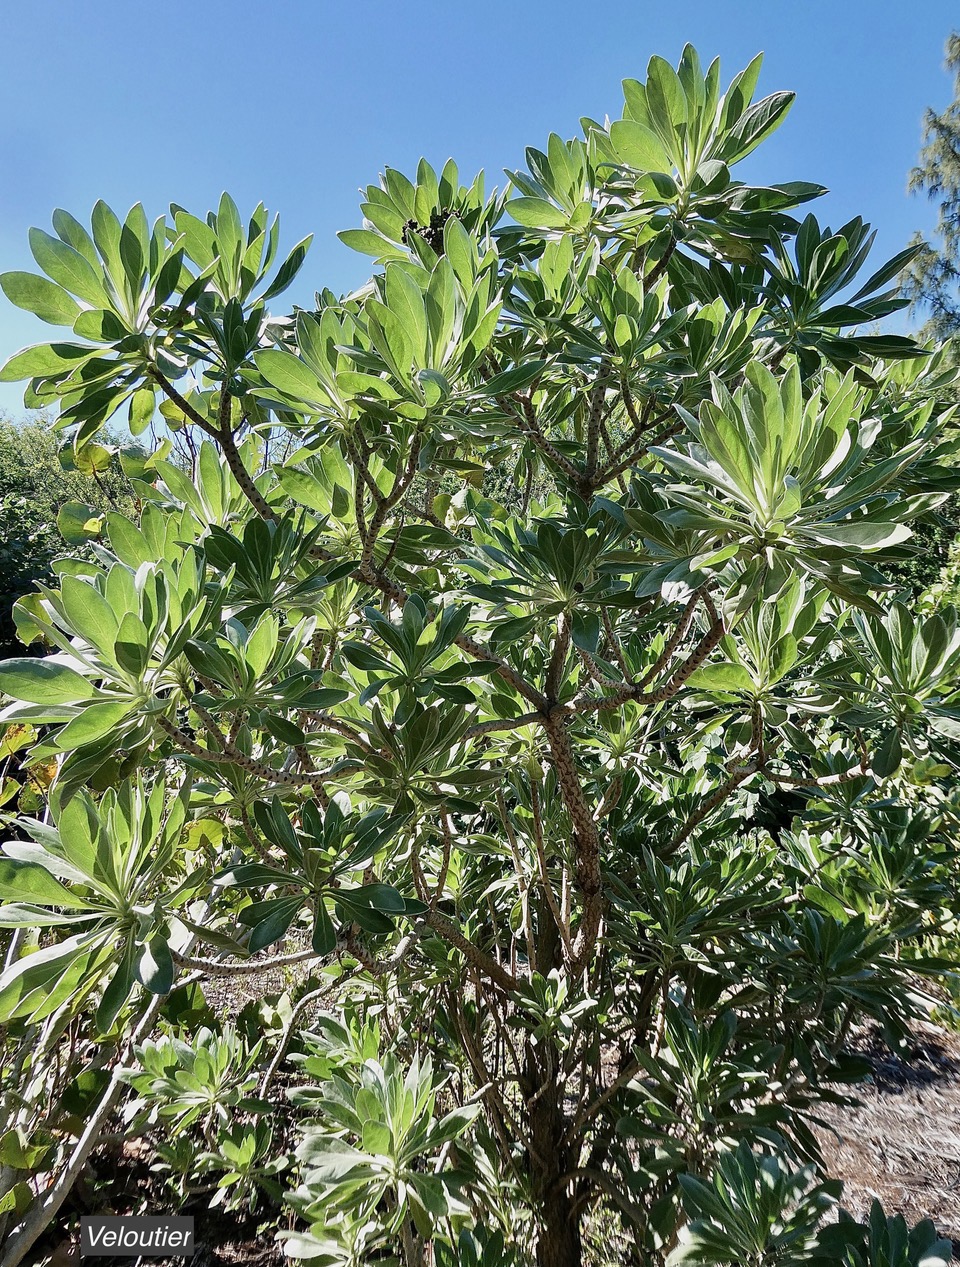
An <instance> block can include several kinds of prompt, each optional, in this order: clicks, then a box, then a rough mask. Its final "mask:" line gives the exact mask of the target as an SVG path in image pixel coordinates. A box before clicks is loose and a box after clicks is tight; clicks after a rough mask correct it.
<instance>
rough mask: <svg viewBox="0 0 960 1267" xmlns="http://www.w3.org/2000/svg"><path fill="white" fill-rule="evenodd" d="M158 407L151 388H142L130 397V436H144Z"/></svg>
mask: <svg viewBox="0 0 960 1267" xmlns="http://www.w3.org/2000/svg"><path fill="white" fill-rule="evenodd" d="M156 407H157V401H156V397H155V396H154V394H153V392H152V391H151V390H150V388H149V387H141V388H140V389H139V390H138V391H135V392H134V393H133V395H132V396H131V397H130V412H129V414H128V416H127V419H128V426H129V427H130V434H131V435H132V436H139V435H142V434H143V432H144V431H146V429H147V427H149V426H150V423H151V422H153V415H154V412H155V410H156Z"/></svg>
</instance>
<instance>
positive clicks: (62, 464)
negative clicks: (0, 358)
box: [0, 419, 134, 655]
mask: <svg viewBox="0 0 960 1267" xmlns="http://www.w3.org/2000/svg"><path fill="white" fill-rule="evenodd" d="M99 447H100V449H101V450H102V451H103V456H102V457H101V458H100V466H101V469H99V470H95V469H94V468H93V466H92V465H88V469H87V470H80V469H78V468H77V466H76V464H75V463H74V461H73V454H72V451H71V449H70V447H69V446H68V447H67V449H66V450H65V451H64V450H63V449H62V448H61V447H60V443H59V441H58V438H57V435H56V433H55V432H54V431H53V430H52V429H51V426H50V423H49V422H47V421H45V420H43V419H38V420H32V421H24V422H13V421H12V420H9V419H0V576H2V578H3V580H2V582H0V651H2V653H3V654H4V655H13V654H14V652H15V649H16V647H17V646H19V645H20V644H19V640H18V639H17V637H16V634H15V631H14V626H13V604H14V603H15V602H16V600H17V599H18V598H21V597H22V596H23V595H24V594H27V593H29V592H30V590H32V589H33V588H34V586H35V585H36V583H37V582H38V581H50V580H52V578H53V571H52V564H53V560H54V559H55V558H56V556H57V555H59V554H62V553H63V552H64V548H65V545H66V546H69V545H71V544H73V545H76V544H77V542H78V540H79V539H80V538H79V536H78V533H80V532H81V530H82V524H83V523H84V522H86V521H87V520H90V519H97V518H98V517H100V516H102V515H104V514H105V513H106V512H107V511H108V510H118V509H119V510H123V511H125V512H127V513H133V510H134V500H133V495H132V490H131V488H130V484H129V482H128V480H127V478H126V475H125V474H124V471H123V469H122V467H121V464H120V458H119V443H118V440H117V438H116V437H114V436H105V437H101V438H100V446H99ZM89 456H90V457H92V456H93V455H92V453H91V455H89ZM129 460H130V459H129V457H128V461H129ZM64 507H67V509H66V510H64ZM61 512H63V513H62V514H61ZM81 515H82V516H83V518H82V519H81V518H80V516H81ZM64 533H66V534H67V535H66V537H65V536H64Z"/></svg>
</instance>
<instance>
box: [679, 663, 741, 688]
mask: <svg viewBox="0 0 960 1267" xmlns="http://www.w3.org/2000/svg"><path fill="white" fill-rule="evenodd" d="M687 685H688V686H690V687H693V688H694V690H698V691H738V692H745V693H746V694H748V695H749V694H753V692H754V691H755V690H756V687H755V686H754V683H753V678H751V676H750V674H749V673H748V672H747V670H746V669H745V668H744V667H743V665H742V664H705V665H703V667H702V668H700V669H697V670H696V672H695V673H691V674H690V676H689V677H688V678H687Z"/></svg>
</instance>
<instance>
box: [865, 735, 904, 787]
mask: <svg viewBox="0 0 960 1267" xmlns="http://www.w3.org/2000/svg"><path fill="white" fill-rule="evenodd" d="M902 761H903V747H902V745H901V743H900V732H899V731H898V730H897V728H896V727H895V726H894V727H892V728H891V729H890V730H889V731H888V732H887V734H886V736H885V737H884V740H883V743H882V744H881V745H880V747H879V748H878V749H877V751H876V753H875V754H874V758H873V761H872V763H871V764H872V768H873V772H874V774H875V775H876V776H877V777H878V778H880V779H889V778H890V776H891V775H892V774H896V772H897V771H898V770H899V769H900V765H901V763H902Z"/></svg>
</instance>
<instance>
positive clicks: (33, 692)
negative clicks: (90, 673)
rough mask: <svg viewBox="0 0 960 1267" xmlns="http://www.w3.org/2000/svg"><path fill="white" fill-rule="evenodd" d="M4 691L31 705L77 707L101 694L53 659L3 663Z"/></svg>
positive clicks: (0, 668)
mask: <svg viewBox="0 0 960 1267" xmlns="http://www.w3.org/2000/svg"><path fill="white" fill-rule="evenodd" d="M0 691H2V692H3V693H4V694H5V695H12V696H13V698H14V699H18V700H24V701H26V702H27V703H29V704H75V703H76V702H77V701H78V700H85V699H92V698H93V697H94V696H95V695H96V693H97V690H96V687H95V686H94V685H93V683H92V682H90V681H89V680H88V679H87V678H85V677H82V676H81V675H80V674H79V673H77V672H76V670H75V669H71V668H70V667H69V666H68V665H66V664H61V663H59V662H58V661H57V660H56V659H54V658H53V657H52V656H49V657H47V658H46V659H35V660H34V659H28V658H26V657H24V658H22V659H13V660H2V661H0Z"/></svg>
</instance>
